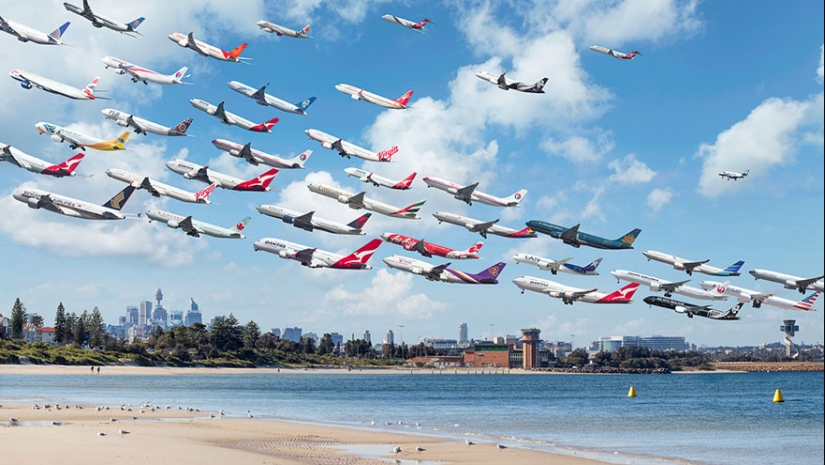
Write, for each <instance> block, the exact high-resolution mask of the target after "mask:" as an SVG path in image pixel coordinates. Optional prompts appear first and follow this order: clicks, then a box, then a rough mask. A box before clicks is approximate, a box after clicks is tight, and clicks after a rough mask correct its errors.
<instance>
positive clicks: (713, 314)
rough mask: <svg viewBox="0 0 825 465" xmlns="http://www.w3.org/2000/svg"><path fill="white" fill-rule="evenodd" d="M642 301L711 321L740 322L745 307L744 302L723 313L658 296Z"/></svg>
mask: <svg viewBox="0 0 825 465" xmlns="http://www.w3.org/2000/svg"><path fill="white" fill-rule="evenodd" d="M642 300H643V301H644V303H646V304H648V305H650V306H653V305H655V306H657V307H662V308H669V309H671V310H673V311H674V312H676V313H682V314H685V315H687V317H688V318H693V316H694V315H696V316H701V317H705V318H710V319H711V320H738V319H739V317H738V316H737V314H738V313H739V310H741V309H742V306H743V305H745V304H744V303H743V302H739V303H737V304H736V305H734V306H733V307H731V308H729V309H727V310H725V311H722V310H714V309H712V308H710V305H694V304H691V303H688V302H681V301H679V300H673V299H668V298H667V297H659V296H656V295H652V296H650V297H645V298H644V299H642Z"/></svg>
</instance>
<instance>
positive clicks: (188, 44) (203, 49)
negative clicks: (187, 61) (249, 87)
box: [169, 32, 251, 64]
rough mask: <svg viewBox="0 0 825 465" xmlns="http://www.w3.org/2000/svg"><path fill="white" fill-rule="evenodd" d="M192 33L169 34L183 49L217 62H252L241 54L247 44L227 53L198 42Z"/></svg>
mask: <svg viewBox="0 0 825 465" xmlns="http://www.w3.org/2000/svg"><path fill="white" fill-rule="evenodd" d="M192 34H193V33H192V32H190V33H189V35H184V34H181V33H180V32H173V33H171V34H169V40H171V41H172V42H175V43H177V44H178V45H180V46H181V47H184V48H191V49H192V50H194V51H196V52H198V53H199V54H201V55H203V56H205V57H212V58H214V59H216V60H221V61H228V62H230V63H246V64H249V63H247V62H246V61H245V60H251V58H245V57H244V58H241V52H243V50H244V49H245V48H246V42H244V43H242V44H241V45H238V46H237V47H235V48H233V49H232V50H231V51H229V52H227V51H225V50H221V49H219V48H218V47H215V46H214V45H210V44H207V43H206V42H201V41H200V40H196V39H195V38H194V37H193V36H192Z"/></svg>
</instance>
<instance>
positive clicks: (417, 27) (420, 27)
mask: <svg viewBox="0 0 825 465" xmlns="http://www.w3.org/2000/svg"><path fill="white" fill-rule="evenodd" d="M381 19H383V20H384V21H387V22H390V23H393V24H398V25H400V26H404V27H406V28H407V29H411V30H413V31H415V32H424V26H426V25H427V23H430V24H435V23H434V22H432V21H430V20H429V19H428V18H424V19H422V20H421V21H419V22H417V23H416V22H415V21H410V20H409V19H404V18H399V17H398V16H395V15H390V14H386V15H384V16H382V17H381Z"/></svg>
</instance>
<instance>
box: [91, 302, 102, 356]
mask: <svg viewBox="0 0 825 465" xmlns="http://www.w3.org/2000/svg"><path fill="white" fill-rule="evenodd" d="M105 337H106V328H105V326H104V324H103V316H102V315H101V314H100V310H98V308H97V307H95V308H94V310H92V316H91V317H90V318H89V345H90V346H91V347H100V346H102V345H103V343H104V342H106V341H105Z"/></svg>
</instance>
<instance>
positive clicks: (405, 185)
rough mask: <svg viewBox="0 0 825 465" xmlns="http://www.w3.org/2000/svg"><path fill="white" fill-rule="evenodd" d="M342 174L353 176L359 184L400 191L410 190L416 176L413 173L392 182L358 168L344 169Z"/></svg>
mask: <svg viewBox="0 0 825 465" xmlns="http://www.w3.org/2000/svg"><path fill="white" fill-rule="evenodd" d="M344 172H346V173H347V176H355V177H356V178H358V179H359V180H360V181H361V182H367V183H371V184H372V185H374V186H375V187H381V186H384V187H389V188H390V189H397V190H402V191H403V190H407V189H409V188H410V185H412V182H413V179H415V175H416V173H415V172H413V174H411V175H409V176H407V177H406V178H404V179H402V180H401V181H392V180H390V179H387V178H385V177H383V176H378V175H377V174H375V173H373V172H372V171H365V170H362V169H360V168H344Z"/></svg>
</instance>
